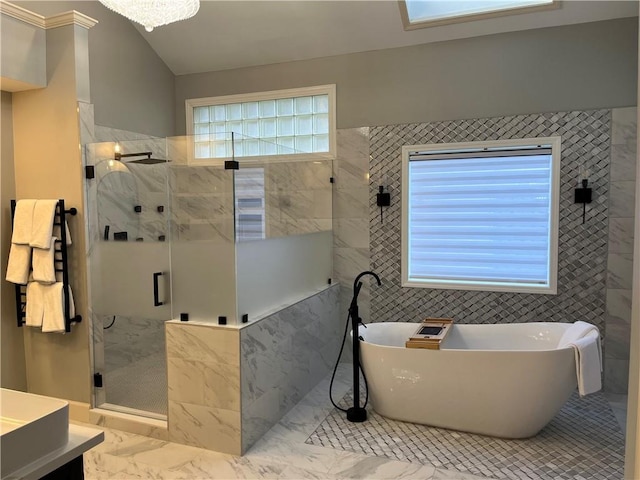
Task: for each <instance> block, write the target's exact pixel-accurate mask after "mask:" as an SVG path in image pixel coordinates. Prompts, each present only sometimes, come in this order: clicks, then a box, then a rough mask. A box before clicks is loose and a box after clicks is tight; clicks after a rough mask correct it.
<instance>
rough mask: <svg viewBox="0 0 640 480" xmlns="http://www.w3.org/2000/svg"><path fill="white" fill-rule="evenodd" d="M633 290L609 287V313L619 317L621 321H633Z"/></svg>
mask: <svg viewBox="0 0 640 480" xmlns="http://www.w3.org/2000/svg"><path fill="white" fill-rule="evenodd" d="M631 298H632V292H631V290H626V289H613V288H608V289H607V303H606V305H607V315H609V316H613V317H616V318H618V319H619V320H621V321H624V322H627V323H630V322H631Z"/></svg>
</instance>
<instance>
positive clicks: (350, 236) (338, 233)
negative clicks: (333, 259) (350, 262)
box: [333, 217, 369, 249]
mask: <svg viewBox="0 0 640 480" xmlns="http://www.w3.org/2000/svg"><path fill="white" fill-rule="evenodd" d="M333 242H334V246H335V247H342V248H366V249H368V248H369V219H368V218H364V217H363V218H336V219H334V221H333Z"/></svg>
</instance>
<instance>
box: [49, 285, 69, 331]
mask: <svg viewBox="0 0 640 480" xmlns="http://www.w3.org/2000/svg"><path fill="white" fill-rule="evenodd" d="M62 285H63V284H62V282H58V283H54V284H53V285H45V286H44V287H43V288H44V316H43V319H42V331H43V332H45V333H64V331H65V330H64V327H65V322H64V293H63V291H62ZM75 316H76V313H75V306H74V304H73V294H72V293H71V287H69V317H70V318H73V317H75Z"/></svg>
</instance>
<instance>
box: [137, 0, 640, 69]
mask: <svg viewBox="0 0 640 480" xmlns="http://www.w3.org/2000/svg"><path fill="white" fill-rule="evenodd" d="M440 1H442V0H440ZM445 1H451V0H445ZM636 15H638V3H637V2H635V1H629V0H627V1H609V0H605V1H594V0H587V1H576V0H566V1H564V2H562V4H561V7H560V8H559V9H554V10H548V11H542V12H535V13H526V14H519V15H511V16H505V17H497V18H492V19H487V20H479V21H473V22H465V23H458V24H454V25H445V26H438V27H431V28H425V29H419V30H413V31H405V30H404V29H403V26H402V20H401V17H400V11H399V7H398V2H396V1H394V0H373V1H371V0H368V1H367V0H358V1H347V0H342V1H330V0H321V1H317V0H296V1H270V0H258V1H243V0H231V1H217V0H216V1H213V0H202V1H201V6H200V11H199V12H198V14H197V15H196V16H195V17H194V18H192V19H189V20H185V21H182V22H177V23H174V24H171V25H166V26H164V27H159V28H156V29H155V30H154V31H153V32H151V33H148V32H146V31H145V30H144V28H143V27H141V26H138V25H136V26H137V27H138V30H139V31H140V33H141V34H142V35H143V36H144V37H145V38H146V39H147V41H148V42H149V44H150V45H151V47H152V48H153V49H154V50H155V51H156V52H157V53H158V55H160V57H161V58H162V59H163V60H164V61H165V63H166V64H167V65H168V66H169V68H170V69H171V70H172V71H173V73H174V74H176V75H181V74H189V73H198V72H208V71H216V70H227V69H232V68H240V67H248V66H255V65H267V64H272V63H281V62H289V61H293V60H304V59H310V58H318V57H326V56H332V55H341V54H346V53H355V52H364V51H370V50H380V49H385V48H394V47H403V46H408V45H417V44H422V43H430V42H439V41H444V40H452V39H457V38H468V37H474V36H480V35H487V34H492V33H501V32H510V31H515V30H527V29H532V28H541V27H549V26H558V25H565V24H574V23H584V22H592V21H597V20H607V19H613V18H621V17H631V16H636Z"/></svg>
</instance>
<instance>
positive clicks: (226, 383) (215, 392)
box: [167, 357, 240, 411]
mask: <svg viewBox="0 0 640 480" xmlns="http://www.w3.org/2000/svg"><path fill="white" fill-rule="evenodd" d="M167 369H168V371H167V373H168V378H169V400H172V401H175V402H185V403H193V404H196V405H206V406H209V407H217V408H223V409H226V410H234V411H240V385H239V382H240V372H239V371H238V367H237V366H232V365H226V364H223V363H218V364H207V363H204V362H196V361H193V360H184V359H181V358H175V357H172V358H169V359H168V360H167Z"/></svg>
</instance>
